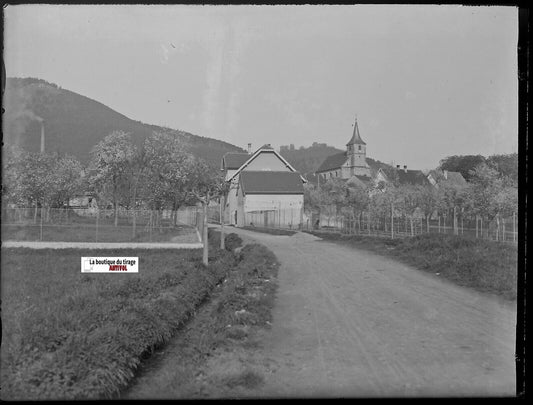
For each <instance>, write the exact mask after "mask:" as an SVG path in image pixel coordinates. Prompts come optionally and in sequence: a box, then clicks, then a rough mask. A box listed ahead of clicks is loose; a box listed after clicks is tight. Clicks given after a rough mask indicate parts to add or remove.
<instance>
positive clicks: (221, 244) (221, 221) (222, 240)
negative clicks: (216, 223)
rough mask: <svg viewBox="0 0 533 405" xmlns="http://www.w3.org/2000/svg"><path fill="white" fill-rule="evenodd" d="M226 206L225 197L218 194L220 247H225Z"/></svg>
mask: <svg viewBox="0 0 533 405" xmlns="http://www.w3.org/2000/svg"><path fill="white" fill-rule="evenodd" d="M222 204H224V207H222ZM225 208H226V197H225V196H222V195H221V196H220V249H222V250H224V249H225V241H224V210H225Z"/></svg>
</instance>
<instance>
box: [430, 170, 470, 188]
mask: <svg viewBox="0 0 533 405" xmlns="http://www.w3.org/2000/svg"><path fill="white" fill-rule="evenodd" d="M427 178H428V181H429V182H430V183H431V184H432V185H433V186H434V187H435V188H439V185H440V184H446V185H451V186H454V187H464V186H466V185H467V183H466V180H465V178H464V177H463V175H462V174H461V173H459V172H451V171H448V170H431V171H430V172H429V173H428V175H427Z"/></svg>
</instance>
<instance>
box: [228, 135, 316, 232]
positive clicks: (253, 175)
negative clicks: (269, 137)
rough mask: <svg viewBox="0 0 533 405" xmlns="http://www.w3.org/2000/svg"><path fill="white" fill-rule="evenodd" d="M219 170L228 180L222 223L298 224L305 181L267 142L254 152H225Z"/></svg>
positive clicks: (287, 225) (243, 224)
mask: <svg viewBox="0 0 533 405" xmlns="http://www.w3.org/2000/svg"><path fill="white" fill-rule="evenodd" d="M221 169H222V170H223V171H225V172H226V175H225V179H226V181H227V182H229V183H231V187H230V191H229V192H228V195H227V197H226V201H225V202H224V203H225V206H224V212H225V217H224V222H225V223H227V224H230V225H235V226H239V227H242V226H250V225H253V226H269V225H273V224H276V225H277V226H281V227H294V228H297V227H298V225H299V224H300V223H301V221H302V214H303V198H304V190H303V183H305V182H306V180H305V179H304V178H303V177H302V176H301V175H300V173H298V172H297V171H296V170H295V169H294V168H293V167H292V166H291V164H290V163H289V162H287V161H286V160H285V159H284V158H283V157H282V156H281V155H280V154H279V153H278V152H276V151H275V150H274V149H273V148H272V147H271V146H270V145H269V144H267V145H263V146H262V147H261V148H259V149H258V150H257V151H255V152H254V153H253V154H248V153H226V154H225V155H224V157H223V158H222V165H221ZM282 212H283V216H282V215H281V213H282Z"/></svg>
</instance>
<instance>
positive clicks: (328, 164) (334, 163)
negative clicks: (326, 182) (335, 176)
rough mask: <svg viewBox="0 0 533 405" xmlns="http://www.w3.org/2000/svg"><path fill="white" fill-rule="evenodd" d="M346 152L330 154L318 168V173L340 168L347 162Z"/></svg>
mask: <svg viewBox="0 0 533 405" xmlns="http://www.w3.org/2000/svg"><path fill="white" fill-rule="evenodd" d="M346 159H347V157H346V152H340V153H336V154H335V155H331V156H328V157H327V158H326V159H325V160H324V161H323V162H322V164H321V165H320V167H319V168H318V169H317V171H316V172H317V173H320V172H327V171H328V170H334V169H338V168H340V167H341V166H342V165H343V164H344V162H346Z"/></svg>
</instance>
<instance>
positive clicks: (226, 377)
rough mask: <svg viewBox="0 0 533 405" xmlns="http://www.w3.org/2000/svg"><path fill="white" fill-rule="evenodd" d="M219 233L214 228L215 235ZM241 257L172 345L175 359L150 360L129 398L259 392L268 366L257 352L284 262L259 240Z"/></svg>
mask: <svg viewBox="0 0 533 405" xmlns="http://www.w3.org/2000/svg"><path fill="white" fill-rule="evenodd" d="M210 232H211V230H210ZM217 233H218V232H217V231H213V232H212V234H213V238H216V235H217ZM210 237H212V236H211V234H210ZM237 260H238V263H237V265H236V266H235V267H234V268H233V269H232V270H231V271H230V272H229V273H228V275H227V277H226V278H225V279H224V281H223V282H222V283H221V284H220V285H218V286H217V287H216V288H215V293H214V294H213V299H212V300H210V301H209V303H208V304H206V306H205V307H203V308H202V309H201V310H200V312H199V313H198V314H197V316H196V317H195V319H194V320H193V321H192V322H191V323H190V324H188V325H187V327H186V328H185V330H183V331H182V332H180V334H179V336H178V337H177V340H176V341H175V342H173V345H175V347H176V348H178V349H173V348H170V349H168V351H167V354H166V356H169V355H170V356H174V357H172V358H170V359H169V358H165V359H164V362H161V361H160V363H163V364H159V365H151V364H146V365H145V367H146V369H147V371H146V373H145V375H144V376H141V377H140V378H139V379H138V381H137V383H136V384H135V385H134V386H132V387H130V389H129V390H127V391H126V392H124V393H123V395H122V396H123V397H124V398H127V399H142V398H144V399H147V398H150V399H170V398H172V399H177V398H209V397H211V398H235V397H243V396H250V395H252V396H253V393H254V392H255V391H254V390H256V389H257V388H258V387H259V386H260V385H261V384H262V383H263V379H264V377H263V375H264V372H265V370H264V366H263V365H262V364H258V363H257V362H256V361H255V360H254V355H255V354H256V352H257V348H258V347H259V346H260V345H261V342H262V334H263V333H264V332H265V331H266V330H267V329H268V328H270V324H271V322H272V313H271V311H272V307H273V305H274V299H275V292H276V288H277V284H276V279H277V272H278V268H279V263H278V261H277V259H276V257H275V256H274V254H273V253H272V252H271V251H270V250H268V249H267V248H266V247H264V246H262V245H258V244H250V245H246V246H244V247H243V248H242V249H241V250H240V251H239V253H238V256H237ZM154 361H157V360H154ZM149 362H150V360H149ZM141 374H143V373H142V372H141Z"/></svg>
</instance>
